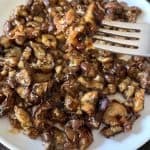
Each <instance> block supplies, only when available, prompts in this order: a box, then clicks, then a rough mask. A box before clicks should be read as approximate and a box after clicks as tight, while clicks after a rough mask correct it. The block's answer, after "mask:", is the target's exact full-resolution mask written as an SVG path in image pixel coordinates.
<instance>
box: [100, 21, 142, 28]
mask: <svg viewBox="0 0 150 150" xmlns="http://www.w3.org/2000/svg"><path fill="white" fill-rule="evenodd" d="M102 25H107V26H112V27H118V28H124V29H135V30H140V29H141V28H142V27H144V26H143V24H137V23H127V22H119V21H106V20H103V21H102Z"/></svg>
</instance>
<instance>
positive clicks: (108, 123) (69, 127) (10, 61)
mask: <svg viewBox="0 0 150 150" xmlns="http://www.w3.org/2000/svg"><path fill="white" fill-rule="evenodd" d="M140 13H141V10H140V9H139V8H137V7H129V6H127V4H125V3H119V2H117V1H108V0H106V1H103V0H94V1H93V0H29V1H28V3H27V4H26V5H21V6H18V7H17V9H16V11H15V12H14V15H13V16H11V17H10V19H9V20H8V21H7V22H6V24H5V26H4V35H3V36H1V37H0V85H1V88H0V117H3V116H7V117H8V118H9V120H10V123H11V124H12V126H13V127H14V128H17V129H20V130H22V131H23V132H24V134H26V135H28V136H29V137H30V138H34V139H36V138H37V137H41V139H42V141H43V143H44V144H45V149H47V150H53V149H55V150H63V149H66V150H84V149H86V148H87V147H89V145H90V144H91V143H92V142H93V136H92V129H99V130H100V133H101V134H102V135H104V136H105V137H111V136H113V135H115V134H118V133H120V132H126V131H130V130H131V129H132V125H133V123H134V122H135V120H136V119H137V118H138V117H139V116H140V114H139V113H140V111H141V110H143V108H144V95H145V92H147V93H150V59H149V58H143V57H137V56H133V57H131V58H130V59H128V60H124V59H121V58H120V56H119V55H118V54H113V53H111V52H108V51H103V50H97V49H94V48H93V47H92V42H93V40H92V35H93V34H94V33H95V32H96V31H97V28H98V27H100V26H101V21H102V20H103V19H107V20H120V21H125V22H135V21H136V19H137V17H138V15H139V14H140ZM104 28H107V27H104ZM116 93H121V94H122V95H123V97H124V98H125V101H123V102H120V101H119V99H111V98H108V96H110V95H113V94H116Z"/></svg>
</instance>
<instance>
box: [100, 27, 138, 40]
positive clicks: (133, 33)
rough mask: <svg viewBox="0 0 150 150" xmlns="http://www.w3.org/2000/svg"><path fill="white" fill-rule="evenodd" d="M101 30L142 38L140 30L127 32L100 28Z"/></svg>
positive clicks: (112, 33) (107, 32)
mask: <svg viewBox="0 0 150 150" xmlns="http://www.w3.org/2000/svg"><path fill="white" fill-rule="evenodd" d="M98 31H99V32H102V33H106V34H111V35H118V36H123V37H132V38H140V33H139V32H125V31H116V30H110V29H102V28H100V29H99V30H98Z"/></svg>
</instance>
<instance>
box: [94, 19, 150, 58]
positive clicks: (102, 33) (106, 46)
mask: <svg viewBox="0 0 150 150" xmlns="http://www.w3.org/2000/svg"><path fill="white" fill-rule="evenodd" d="M102 26H105V27H107V28H99V29H98V32H97V33H96V35H94V36H93V38H94V39H95V40H96V41H95V42H94V44H93V46H94V47H95V48H97V49H102V50H108V51H111V52H115V53H122V54H129V55H138V56H145V57H150V24H146V23H144V24H140V23H126V22H119V21H106V20H103V21H102ZM114 28H115V29H114ZM117 29H118V30H117ZM122 29H125V30H127V31H125V30H122ZM114 36H115V37H114ZM102 41H104V42H102Z"/></svg>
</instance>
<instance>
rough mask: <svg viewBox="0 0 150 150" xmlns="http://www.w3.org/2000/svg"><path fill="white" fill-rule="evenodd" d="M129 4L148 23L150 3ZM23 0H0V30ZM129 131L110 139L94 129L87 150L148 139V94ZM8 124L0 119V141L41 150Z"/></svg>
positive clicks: (126, 149) (116, 148)
mask: <svg viewBox="0 0 150 150" xmlns="http://www.w3.org/2000/svg"><path fill="white" fill-rule="evenodd" d="M124 1H125V2H127V3H128V4H129V5H135V6H138V7H140V8H141V9H142V10H143V14H142V15H141V17H140V19H139V20H138V21H139V22H149V23H150V5H149V4H148V3H147V2H146V0H136V1H135V0H124ZM24 2H25V0H0V22H1V24H0V31H2V25H3V23H4V21H5V20H7V18H8V16H10V15H11V12H12V10H14V9H15V6H16V5H18V4H22V3H24ZM141 115H142V116H141V118H139V119H138V120H137V121H136V122H135V124H134V126H133V130H132V131H131V132H129V133H122V134H120V135H117V136H115V137H113V138H111V139H106V138H104V137H102V136H101V135H100V134H99V131H94V143H93V144H92V145H91V147H90V148H89V150H135V149H137V148H138V147H140V146H141V145H143V144H144V143H145V142H146V141H148V140H149V139H150V96H146V100H145V109H144V111H143V112H142V114H141ZM10 129H11V127H10V124H9V122H8V120H7V119H0V142H1V143H3V144H4V145H6V146H7V147H8V148H10V149H11V150H43V146H42V143H41V141H40V140H31V139H29V138H28V137H27V136H25V135H23V134H12V133H10V131H9V130H10Z"/></svg>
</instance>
